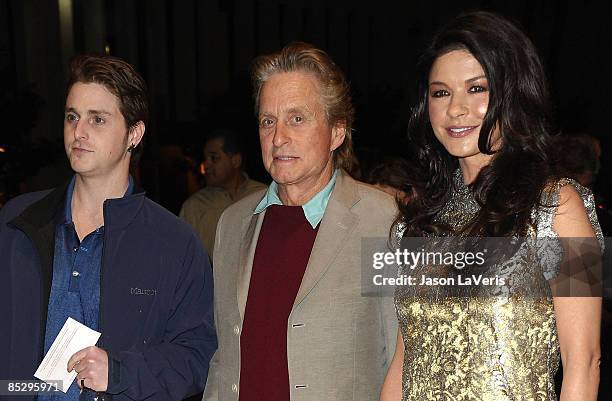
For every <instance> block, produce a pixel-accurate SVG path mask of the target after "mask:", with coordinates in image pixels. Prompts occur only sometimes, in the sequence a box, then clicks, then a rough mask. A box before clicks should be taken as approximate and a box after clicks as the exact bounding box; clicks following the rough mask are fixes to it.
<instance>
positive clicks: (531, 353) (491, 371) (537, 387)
mask: <svg viewBox="0 0 612 401" xmlns="http://www.w3.org/2000/svg"><path fill="white" fill-rule="evenodd" d="M564 185H572V186H573V187H574V188H575V189H576V190H577V191H578V192H579V194H580V195H581V197H582V199H583V201H584V204H585V207H586V210H587V212H588V215H589V219H590V221H591V223H592V225H593V227H594V229H595V231H596V233H597V236H598V239H600V240H602V236H601V230H600V229H599V225H598V223H597V218H596V215H595V209H594V201H593V197H592V195H591V194H590V192H589V191H588V190H587V189H585V188H583V187H582V186H580V185H579V184H577V183H576V182H575V181H573V180H568V179H563V180H559V181H557V182H555V183H554V184H551V185H549V186H547V188H546V189H545V191H544V193H543V197H542V198H543V199H542V204H543V205H550V207H544V206H539V207H537V208H536V209H535V210H534V211H533V213H532V221H533V222H534V225H533V228H532V229H531V230H530V234H529V235H532V236H533V237H534V238H541V237H550V238H556V233H555V232H554V231H553V229H552V221H553V217H554V214H555V210H556V207H554V205H557V204H558V200H559V190H560V188H561V187H562V186H564ZM478 210H479V206H478V203H477V202H476V201H475V199H474V197H473V195H472V193H471V190H470V189H469V188H468V187H467V186H466V185H465V184H464V183H463V179H462V176H461V173H460V171H459V170H458V171H457V173H456V174H455V179H454V189H453V192H452V195H451V198H450V200H449V202H448V204H447V205H445V207H444V208H443V210H442V211H441V212H440V213H439V214H438V215H437V217H436V220H437V221H438V222H443V223H446V224H449V225H450V226H451V227H453V228H460V227H462V226H463V225H465V224H467V223H468V222H469V221H470V220H471V219H472V218H473V217H474V216H475V214H476V213H477V212H478ZM400 230H401V228H400ZM396 235H397V237H398V238H399V237H401V233H400V232H399V231H398V233H397V234H396ZM398 238H396V239H398ZM509 240H510V239H509ZM543 253H545V251H543V250H542V249H538V246H535V245H534V243H533V242H532V243H531V245H530V244H529V241H527V242H525V243H523V245H522V246H521V247H520V248H519V249H518V251H517V252H516V253H515V254H513V256H512V257H511V258H509V260H506V261H505V262H503V263H500V265H498V266H494V269H495V274H497V275H499V276H501V277H505V278H506V280H508V281H507V282H509V283H511V284H510V285H507V286H505V287H503V288H502V289H500V288H496V291H497V293H495V294H488V293H487V294H485V293H483V294H474V293H473V291H474V288H473V287H472V288H470V291H472V293H470V294H459V295H460V296H456V295H457V294H456V293H455V294H454V295H453V296H448V294H446V293H445V290H444V288H436V289H432V290H431V291H428V292H427V293H420V292H419V291H418V290H416V289H415V288H414V287H410V286H403V287H398V288H397V289H396V292H395V305H396V310H397V315H398V319H399V325H400V330H401V333H402V336H403V341H404V347H405V352H404V364H403V379H402V384H403V400H405V401H417V400H418V401H425V400H428V401H429V400H431V401H434V400H436V401H437V400H452V401H464V400H494V401H504V400H545V401H552V400H556V395H555V388H554V376H555V373H556V371H557V368H558V366H559V360H560V356H559V342H558V337H557V330H556V322H555V313H554V308H553V302H552V297H551V290H550V285H549V284H548V281H547V280H548V279H551V278H552V277H554V276H555V274H556V272H555V271H554V266H555V265H557V263H554V261H552V262H551V261H550V260H549V263H542V260H544V259H546V257H545V256H544V255H543ZM423 268H425V267H423ZM417 269H418V267H417ZM412 274H414V272H413V273H412ZM462 295H463V296H462Z"/></svg>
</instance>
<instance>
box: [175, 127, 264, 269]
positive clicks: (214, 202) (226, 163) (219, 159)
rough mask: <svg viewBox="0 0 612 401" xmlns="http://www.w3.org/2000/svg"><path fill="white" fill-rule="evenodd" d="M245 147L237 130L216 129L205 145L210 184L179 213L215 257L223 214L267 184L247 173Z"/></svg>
mask: <svg viewBox="0 0 612 401" xmlns="http://www.w3.org/2000/svg"><path fill="white" fill-rule="evenodd" d="M243 154H244V147H243V143H242V140H241V138H240V137H239V136H238V135H237V133H236V132H234V131H232V130H229V129H219V130H215V131H213V132H212V133H211V134H210V135H209V137H208V139H207V140H206V143H205V145H204V166H205V175H204V178H205V179H206V187H204V188H202V189H201V190H199V191H198V192H196V193H195V194H193V195H192V196H190V197H189V199H187V200H186V201H185V203H184V204H183V207H182V208H181V212H180V214H179V216H180V217H181V218H182V219H184V220H185V221H186V222H187V223H189V224H190V225H191V226H192V227H193V228H194V229H195V230H196V232H197V233H198V236H199V237H200V239H201V240H202V243H203V244H204V247H205V248H206V250H207V251H208V253H209V255H210V258H211V260H212V258H213V254H214V245H215V233H216V231H217V223H218V221H219V218H220V217H221V214H222V213H223V211H224V210H225V209H227V207H228V206H230V205H231V204H232V203H235V202H238V201H239V200H240V199H242V198H244V197H246V196H248V195H250V194H252V193H254V192H257V191H260V190H262V189H264V188H266V186H265V185H264V184H262V183H261V182H259V181H255V180H252V179H250V178H249V176H248V175H247V174H246V173H245V172H244V169H243V166H244V160H243Z"/></svg>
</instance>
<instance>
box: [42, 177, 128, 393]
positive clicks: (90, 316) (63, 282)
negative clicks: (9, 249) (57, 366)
mask: <svg viewBox="0 0 612 401" xmlns="http://www.w3.org/2000/svg"><path fill="white" fill-rule="evenodd" d="M75 179H76V176H75V177H73V178H72V181H71V182H70V185H69V186H68V189H67V191H66V202H65V205H64V210H63V216H60V219H59V223H58V224H57V226H56V229H55V252H54V256H53V280H52V282H51V293H50V295H49V306H48V314H47V328H46V331H45V354H46V353H47V352H48V351H49V348H50V347H51V344H52V343H53V341H54V340H55V338H56V337H57V335H58V334H59V332H60V330H61V329H62V327H63V326H64V323H65V322H66V320H67V319H68V317H71V318H73V319H74V320H77V321H79V322H81V323H82V324H84V325H86V326H87V327H89V328H91V329H93V330H96V331H97V330H98V317H99V306H100V267H101V264H102V251H103V245H104V226H102V227H99V228H97V229H96V230H94V231H92V232H91V233H89V234H88V235H87V236H86V237H85V238H83V241H80V242H79V237H78V235H77V233H76V230H75V227H74V222H73V221H72V195H73V192H74V184H75ZM133 187H134V184H133V181H132V178H131V177H130V179H129V184H128V189H127V191H126V193H125V195H129V194H131V193H132V191H133ZM125 195H124V196H125ZM52 394H53V395H43V394H41V395H40V396H39V397H38V400H39V401H52V400H79V399H80V400H93V399H94V393H93V392H89V391H87V392H84V393H83V395H82V396H81V398H79V396H80V391H79V387H78V386H77V383H76V380H75V381H74V382H73V383H72V385H71V386H70V388H69V389H68V392H67V393H66V394H65V395H64V394H63V393H52ZM56 394H57V395H56Z"/></svg>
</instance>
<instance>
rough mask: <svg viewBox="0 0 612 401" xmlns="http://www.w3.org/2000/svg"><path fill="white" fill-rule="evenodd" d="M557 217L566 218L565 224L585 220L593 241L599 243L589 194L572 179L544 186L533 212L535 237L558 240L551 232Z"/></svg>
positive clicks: (549, 182)
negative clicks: (536, 229)
mask: <svg viewBox="0 0 612 401" xmlns="http://www.w3.org/2000/svg"><path fill="white" fill-rule="evenodd" d="M585 214H586V216H585ZM557 216H567V217H569V220H580V219H582V220H584V219H585V217H586V219H588V223H589V224H590V226H591V227H592V229H593V231H594V232H595V236H596V237H597V239H598V240H600V241H602V240H603V235H602V233H601V228H600V226H599V221H598V220H597V213H596V204H595V198H594V197H593V193H592V192H591V190H590V189H589V188H586V187H584V186H582V185H581V184H580V183H579V182H578V181H576V180H574V179H572V178H566V177H563V178H555V179H551V180H549V181H548V182H547V184H546V185H545V186H544V189H543V191H542V195H541V197H540V203H539V205H538V206H537V207H536V208H535V210H534V218H535V220H536V223H537V226H538V236H541V237H542V236H543V237H548V236H554V237H556V236H558V234H559V233H558V230H557V229H556V228H555V217H557ZM562 219H565V217H563V218H562Z"/></svg>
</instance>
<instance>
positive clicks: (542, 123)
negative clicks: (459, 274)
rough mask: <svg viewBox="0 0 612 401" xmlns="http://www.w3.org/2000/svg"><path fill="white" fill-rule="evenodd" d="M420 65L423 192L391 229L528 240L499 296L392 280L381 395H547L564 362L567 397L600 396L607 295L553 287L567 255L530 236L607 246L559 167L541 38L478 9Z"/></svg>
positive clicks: (404, 233) (507, 269) (505, 270)
mask: <svg viewBox="0 0 612 401" xmlns="http://www.w3.org/2000/svg"><path fill="white" fill-rule="evenodd" d="M420 66H421V82H420V86H419V88H420V89H419V103H418V104H417V106H416V107H415V108H414V110H413V115H412V118H411V123H410V128H409V133H410V136H411V144H412V145H413V147H414V150H415V154H414V156H413V158H412V160H414V162H415V166H414V168H413V169H412V170H411V171H410V174H412V178H413V179H412V182H411V184H412V187H413V188H414V193H415V196H414V198H413V199H412V200H411V202H409V203H408V204H407V205H400V208H401V213H400V217H399V218H398V221H397V223H396V230H395V231H396V232H395V234H392V235H395V236H396V239H399V238H406V237H433V238H445V237H449V238H472V237H479V238H480V237H486V238H491V237H505V238H506V239H507V241H508V242H509V241H510V239H522V240H525V241H526V245H525V243H524V244H523V246H520V247H519V248H517V249H518V250H515V251H513V253H512V256H511V258H510V260H509V261H504V262H503V263H502V261H499V263H498V264H497V265H495V266H492V267H491V269H492V270H491V271H494V272H495V273H496V275H497V276H499V277H502V278H504V280H505V283H506V285H505V286H499V287H496V288H497V290H498V292H497V293H495V294H493V295H491V294H490V293H487V292H486V291H487V290H482V291H484V292H482V293H479V291H481V289H480V288H481V287H478V286H472V287H469V291H472V292H470V293H469V294H468V293H463V294H461V293H460V292H461V291H468V290H467V289H465V290H459V292H457V291H455V292H454V293H452V296H451V295H450V294H451V292H448V291H447V290H445V289H443V288H439V287H438V288H435V289H434V288H432V289H430V290H429V291H428V292H427V291H426V292H422V291H421V292H420V291H419V290H417V289H415V286H403V287H398V288H397V289H396V294H395V304H396V309H397V315H398V319H399V327H400V328H399V330H398V340H397V347H396V352H395V356H394V358H393V361H392V363H391V365H390V368H389V372H388V374H387V377H386V379H385V383H384V386H383V390H382V394H381V400H382V401H399V400H403V401H404V400H405V401H416V400H419V401H420V400H432V401H433V400H453V401H463V400H492V401H502V400H545V401H552V400H556V399H557V395H556V394H555V386H554V376H555V373H556V371H557V369H558V365H559V360H561V362H562V364H563V383H562V387H561V394H560V397H561V400H563V401H570V400H580V401H593V400H596V398H597V387H598V383H599V356H600V346H599V333H600V316H601V298H600V297H597V296H582V297H570V296H567V295H569V294H568V293H563V291H559V292H556V291H555V287H554V285H553V283H554V282H555V280H557V279H558V277H559V266H560V263H544V262H543V260H544V259H545V258H544V257H543V255H544V254H545V252H544V251H543V250H542V249H539V248H538V247H537V246H536V245H534V244H535V243H536V242H537V241H535V240H536V239H537V240H541V239H546V240H550V239H552V240H554V241H557V242H556V243H561V242H562V240H564V239H568V240H569V239H570V237H571V238H578V237H581V238H587V239H591V240H592V241H593V242H595V243H596V246H597V247H598V251H599V250H600V249H601V248H602V247H603V243H602V240H603V239H602V236H601V230H600V229H599V225H598V223H597V218H596V215H595V210H594V204H593V197H592V195H591V194H590V192H589V191H588V190H587V189H585V188H583V187H581V186H580V185H579V184H578V183H576V182H575V181H573V180H569V179H560V178H555V177H554V174H553V173H552V169H551V167H550V164H551V163H550V161H549V156H548V151H547V149H548V146H549V137H550V135H549V130H550V128H549V118H548V116H549V110H550V107H549V93H548V90H547V85H546V80H545V76H544V71H543V68H542V64H541V61H540V59H539V57H538V55H537V52H536V50H535V47H534V46H533V44H532V43H531V41H530V40H529V39H528V38H527V37H526V35H525V34H524V33H523V32H521V31H520V30H519V29H518V28H517V27H516V26H515V25H513V24H512V23H511V22H509V21H508V20H506V19H505V18H503V17H500V16H498V15H495V14H491V13H486V12H474V13H468V14H463V15H460V16H459V17H457V18H455V19H454V20H453V21H451V22H450V23H449V24H448V25H446V26H445V27H444V28H442V30H441V31H439V32H438V34H437V35H436V36H435V37H434V39H433V41H432V43H431V44H430V46H429V48H428V49H427V51H426V52H425V54H424V56H423V57H422V59H421V62H420ZM529 240H532V241H531V242H530V241H529ZM534 241H535V242H534ZM536 248H538V249H536ZM549 262H550V261H549ZM555 266H556V267H555ZM420 268H423V269H424V268H425V267H423V266H421V267H420ZM418 269H419V268H417V270H416V272H418V271H419V270H418ZM414 272H415V271H413V274H414ZM467 272H469V270H468V271H466V273H467ZM417 277H418V276H417ZM445 291H447V292H445ZM474 291H475V292H474ZM475 294H476V295H475ZM487 294H488V295H490V296H488V295H487ZM457 295H458V296H457Z"/></svg>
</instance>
